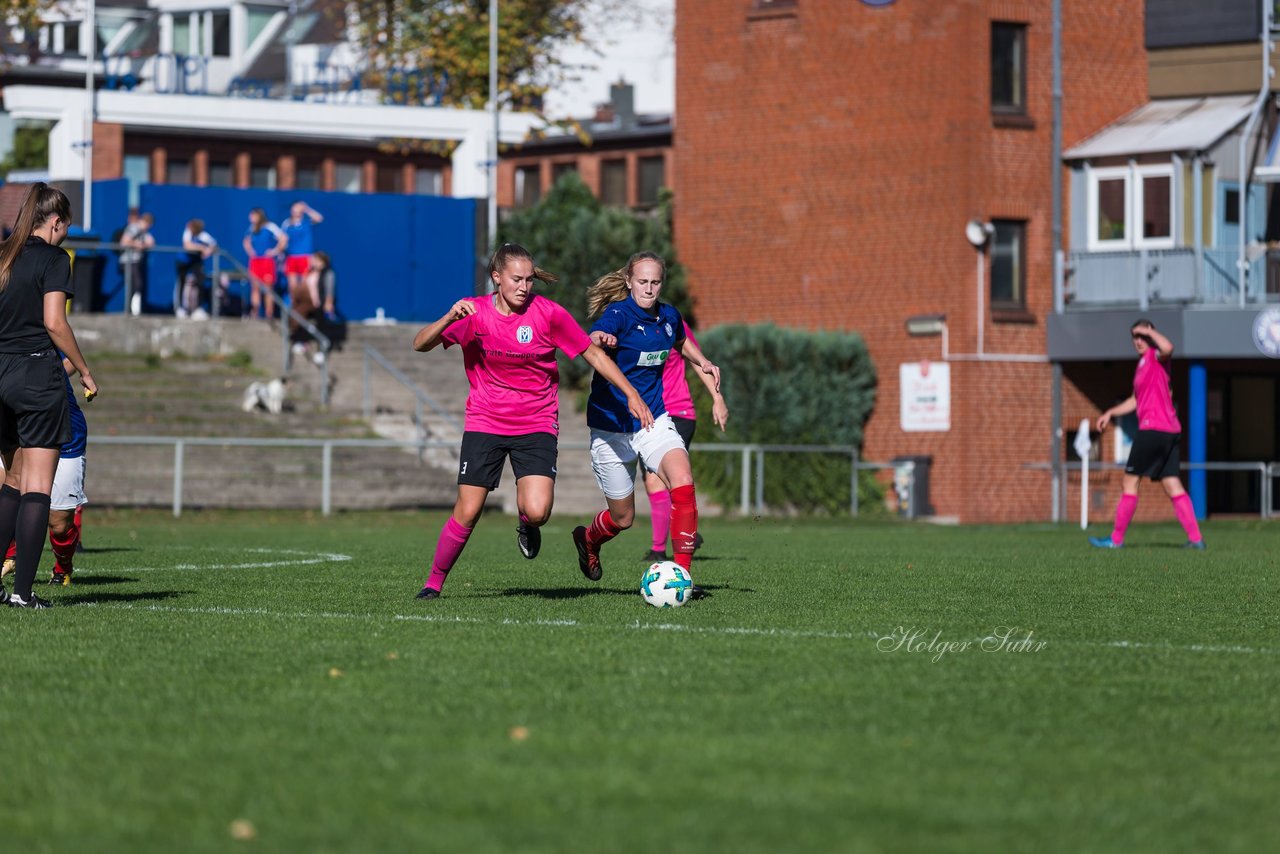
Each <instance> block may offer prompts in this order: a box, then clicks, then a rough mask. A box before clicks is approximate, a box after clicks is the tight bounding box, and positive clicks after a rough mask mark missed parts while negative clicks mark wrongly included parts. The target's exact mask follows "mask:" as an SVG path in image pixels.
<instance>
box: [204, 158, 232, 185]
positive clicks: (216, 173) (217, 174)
mask: <svg viewBox="0 0 1280 854" xmlns="http://www.w3.org/2000/svg"><path fill="white" fill-rule="evenodd" d="M234 174H235V173H234V172H233V171H232V169H231V164H230V163H210V164H209V186H210V187H230V186H231V178H232V175H234Z"/></svg>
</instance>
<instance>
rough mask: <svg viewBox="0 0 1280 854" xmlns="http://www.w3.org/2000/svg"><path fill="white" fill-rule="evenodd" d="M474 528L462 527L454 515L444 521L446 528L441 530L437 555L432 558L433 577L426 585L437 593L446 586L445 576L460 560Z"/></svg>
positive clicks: (437, 543)
mask: <svg viewBox="0 0 1280 854" xmlns="http://www.w3.org/2000/svg"><path fill="white" fill-rule="evenodd" d="M473 530H475V529H474V528H464V527H462V525H461V524H459V523H458V520H456V519H454V518H453V517H452V516H450V517H449V519H448V520H447V521H446V522H445V523H444V528H443V529H441V531H440V539H439V540H437V541H436V553H435V557H433V558H432V559H431V577H430V578H428V579H427V583H426V585H425V586H426V587H430V588H431V589H432V590H434V591H436V592H437V593H439V592H440V588H442V587H444V580H445V578H446V577H447V576H448V575H449V570H451V569H453V565H454V564H455V563H457V562H458V556H459V555H461V554H462V550H463V549H464V548H466V546H467V539H468V538H469V537H470V536H471V532H472V531H473Z"/></svg>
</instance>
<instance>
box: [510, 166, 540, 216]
mask: <svg viewBox="0 0 1280 854" xmlns="http://www.w3.org/2000/svg"><path fill="white" fill-rule="evenodd" d="M540 198H542V169H541V168H540V167H539V166H538V165H537V164H536V163H535V164H533V165H532V166H519V167H516V207H518V208H528V207H532V206H533V205H536V204H537V203H538V199H540Z"/></svg>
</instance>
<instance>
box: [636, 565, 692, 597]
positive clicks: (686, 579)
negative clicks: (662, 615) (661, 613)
mask: <svg viewBox="0 0 1280 854" xmlns="http://www.w3.org/2000/svg"><path fill="white" fill-rule="evenodd" d="M692 594H693V578H692V577H690V575H689V571H688V570H687V569H685V568H684V567H682V566H680V564H678V563H676V562H675V561H673V560H660V561H658V562H657V563H651V564H649V568H648V569H646V570H645V571H644V575H642V576H640V595H641V596H643V597H644V601H646V602H648V603H649V604H650V605H652V606H653V607H655V608H679V607H680V606H681V605H683V604H684V603H685V602H688V601H689V599H690V597H691V596H692Z"/></svg>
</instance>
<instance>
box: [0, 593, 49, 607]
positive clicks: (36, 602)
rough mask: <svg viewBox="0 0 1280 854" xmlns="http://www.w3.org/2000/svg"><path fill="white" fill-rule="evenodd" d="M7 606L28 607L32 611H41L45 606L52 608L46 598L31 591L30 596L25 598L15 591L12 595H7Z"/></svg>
mask: <svg viewBox="0 0 1280 854" xmlns="http://www.w3.org/2000/svg"><path fill="white" fill-rule="evenodd" d="M9 607H10V608H30V609H31V610H33V611H41V610H44V609H45V608H52V607H53V603H52V602H50V601H49V600H48V599H41V598H40V597H39V596H37V595H36V594H34V593H32V594H31V596H30V598H27V599H23V598H22V597H21V596H19V595H18V594H17V593H14V594H13V595H12V596H10V597H9Z"/></svg>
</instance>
